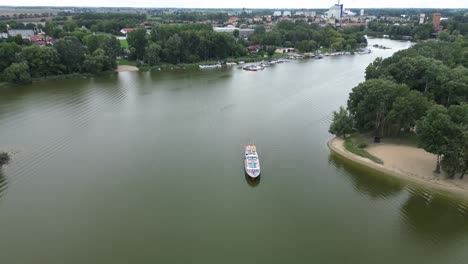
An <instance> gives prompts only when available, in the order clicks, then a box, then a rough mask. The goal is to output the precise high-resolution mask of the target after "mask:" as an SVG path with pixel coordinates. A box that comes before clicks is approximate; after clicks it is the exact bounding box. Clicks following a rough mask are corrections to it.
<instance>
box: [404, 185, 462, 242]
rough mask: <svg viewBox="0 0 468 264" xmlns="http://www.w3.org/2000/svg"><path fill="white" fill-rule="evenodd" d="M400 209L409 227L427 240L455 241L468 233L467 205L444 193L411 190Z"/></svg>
mask: <svg viewBox="0 0 468 264" xmlns="http://www.w3.org/2000/svg"><path fill="white" fill-rule="evenodd" d="M410 193H411V195H410V196H409V198H408V200H406V202H405V203H404V204H403V206H402V207H401V209H400V213H401V215H402V217H403V218H404V219H405V221H404V223H405V224H406V227H407V228H408V229H410V230H411V231H413V232H415V233H416V234H418V235H419V236H421V237H422V238H424V239H432V240H437V241H440V240H441V239H443V240H455V239H457V238H460V237H462V236H463V235H466V234H467V232H468V211H467V208H466V207H467V204H466V203H464V202H463V201H457V200H454V199H450V198H448V197H446V196H443V195H442V194H438V193H427V192H424V191H422V190H420V189H414V190H411V192H410Z"/></svg>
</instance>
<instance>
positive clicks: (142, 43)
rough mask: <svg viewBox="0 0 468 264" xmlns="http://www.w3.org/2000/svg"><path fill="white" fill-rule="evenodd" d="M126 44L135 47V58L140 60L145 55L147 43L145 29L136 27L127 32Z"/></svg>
mask: <svg viewBox="0 0 468 264" xmlns="http://www.w3.org/2000/svg"><path fill="white" fill-rule="evenodd" d="M127 41H128V46H129V47H133V48H134V49H135V54H134V56H135V58H136V59H139V60H142V59H143V57H144V55H145V47H146V43H147V39H146V30H145V29H144V28H138V29H135V30H133V31H132V32H130V33H128V36H127Z"/></svg>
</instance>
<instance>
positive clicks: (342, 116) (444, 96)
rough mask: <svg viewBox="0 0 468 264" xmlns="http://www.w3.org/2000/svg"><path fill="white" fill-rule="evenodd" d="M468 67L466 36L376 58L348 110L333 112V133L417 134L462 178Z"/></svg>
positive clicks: (467, 136) (467, 151)
mask: <svg viewBox="0 0 468 264" xmlns="http://www.w3.org/2000/svg"><path fill="white" fill-rule="evenodd" d="M446 34H448V33H447V32H446ZM467 67H468V37H466V36H465V37H462V36H451V35H444V34H442V35H439V40H431V41H426V42H421V43H418V44H416V45H414V46H413V47H412V48H410V49H407V50H402V51H399V52H396V53H395V54H394V55H393V56H392V57H390V58H387V59H381V58H377V59H376V60H375V61H374V62H373V63H371V64H370V65H369V66H368V67H367V68H366V81H365V82H363V83H361V84H359V85H358V86H356V87H355V88H353V90H352V92H351V93H350V95H349V99H348V105H347V109H340V111H339V112H335V113H334V118H333V122H332V124H331V126H330V132H331V133H333V134H335V135H337V136H346V135H347V134H350V133H353V132H355V131H357V132H360V133H364V134H369V135H373V136H375V137H400V136H402V135H407V134H408V133H409V134H412V133H416V135H417V136H418V139H419V144H420V146H421V147H422V148H424V149H425V150H426V151H428V152H431V153H434V154H436V155H437V156H438V157H439V158H440V157H441V158H442V162H441V164H442V168H443V169H444V170H445V171H447V173H448V174H449V176H450V177H452V178H453V177H454V176H455V175H456V174H459V175H460V177H463V176H464V174H465V173H466V171H467V170H468V104H467V103H468V68H467ZM439 170H440V164H439V159H438V162H437V166H436V171H439Z"/></svg>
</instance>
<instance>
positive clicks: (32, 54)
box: [0, 13, 366, 83]
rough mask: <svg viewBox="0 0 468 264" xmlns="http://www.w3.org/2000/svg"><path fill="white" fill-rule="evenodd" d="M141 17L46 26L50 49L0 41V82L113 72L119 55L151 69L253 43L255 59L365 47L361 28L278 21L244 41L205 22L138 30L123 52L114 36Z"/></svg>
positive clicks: (88, 17) (234, 52)
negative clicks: (282, 49) (283, 49)
mask: <svg viewBox="0 0 468 264" xmlns="http://www.w3.org/2000/svg"><path fill="white" fill-rule="evenodd" d="M213 15H215V14H213ZM214 18H216V16H214ZM144 19H145V15H142V14H137V13H117V14H114V13H103V14H97V13H83V14H79V15H77V16H75V17H74V18H73V20H66V21H50V22H47V23H46V24H45V26H44V28H42V30H43V31H44V32H45V33H46V34H47V35H48V36H51V37H53V38H56V39H58V41H57V42H56V43H54V45H50V46H44V47H39V46H31V44H30V43H29V41H28V40H24V39H22V38H21V37H19V36H18V37H16V38H11V39H8V40H7V41H5V42H1V43H0V73H2V74H1V75H0V80H2V81H7V82H12V83H26V82H30V81H31V80H32V79H35V78H43V77H50V76H56V75H66V74H76V73H80V74H81V73H92V74H97V73H100V72H105V71H110V70H113V69H115V68H116V66H117V63H116V59H117V57H119V56H122V57H125V58H127V57H128V59H129V60H133V61H135V63H136V64H137V65H139V66H140V65H141V66H145V65H146V66H155V65H159V64H162V63H170V64H178V63H196V62H200V61H220V60H226V59H227V58H236V57H243V56H247V55H249V54H248V52H247V48H246V47H247V46H249V45H257V44H260V45H261V46H262V47H263V50H264V51H263V52H261V53H260V55H263V54H269V55H273V53H274V50H275V48H276V47H277V46H287V47H296V48H297V49H298V50H300V51H302V52H313V51H316V50H317V49H318V48H320V47H324V48H329V49H332V50H352V49H356V48H358V47H360V46H361V45H362V44H365V43H366V39H365V37H364V33H363V31H362V30H363V29H361V28H345V29H335V28H333V27H331V26H327V27H318V26H315V25H309V24H307V23H301V22H296V23H293V22H290V21H281V22H279V23H278V24H277V25H276V27H275V28H274V29H273V30H272V31H271V32H266V30H265V28H263V27H258V28H257V29H256V30H255V33H254V34H253V35H251V37H250V38H249V39H248V40H244V39H241V38H239V37H238V34H229V33H217V32H214V31H213V28H212V26H211V25H210V24H200V23H194V24H155V25H153V28H152V30H151V31H150V32H148V31H147V30H146V29H145V28H143V27H138V28H137V29H136V30H134V31H132V32H130V33H129V34H128V36H127V42H128V50H124V49H122V48H121V47H120V43H119V41H117V40H116V38H115V36H114V34H120V33H119V30H120V29H121V28H122V27H126V26H138V25H139V24H140V22H141V21H143V20H144ZM18 25H19V24H18ZM0 26H1V25H0ZM82 26H85V27H86V28H88V29H90V30H87V29H83V28H82ZM109 33H111V34H109ZM260 55H257V54H250V56H253V57H256V56H260Z"/></svg>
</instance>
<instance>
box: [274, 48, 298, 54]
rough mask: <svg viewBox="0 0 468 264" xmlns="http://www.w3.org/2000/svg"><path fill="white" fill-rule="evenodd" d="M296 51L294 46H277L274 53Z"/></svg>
mask: <svg viewBox="0 0 468 264" xmlns="http://www.w3.org/2000/svg"><path fill="white" fill-rule="evenodd" d="M294 51H296V50H295V49H294V48H277V49H276V50H275V53H289V52H294Z"/></svg>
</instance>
